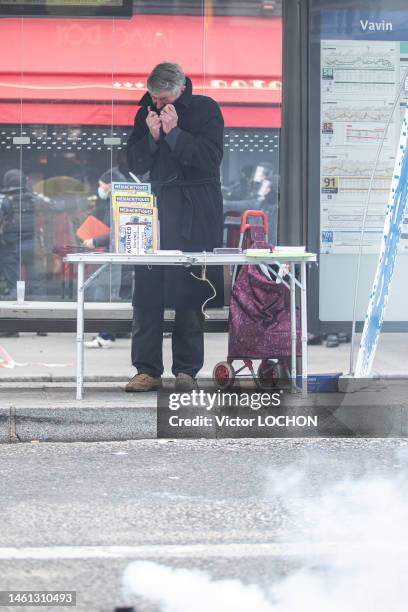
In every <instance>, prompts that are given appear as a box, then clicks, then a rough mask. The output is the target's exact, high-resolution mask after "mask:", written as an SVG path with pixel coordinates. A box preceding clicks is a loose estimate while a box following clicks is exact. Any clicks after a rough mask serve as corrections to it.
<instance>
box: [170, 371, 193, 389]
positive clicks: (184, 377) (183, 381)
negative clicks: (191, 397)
mask: <svg viewBox="0 0 408 612" xmlns="http://www.w3.org/2000/svg"><path fill="white" fill-rule="evenodd" d="M175 388H176V389H177V391H193V390H194V389H198V384H197V381H196V379H195V378H193V377H192V376H190V374H184V372H179V373H178V374H177V377H176V384H175Z"/></svg>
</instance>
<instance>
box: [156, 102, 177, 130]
mask: <svg viewBox="0 0 408 612" xmlns="http://www.w3.org/2000/svg"><path fill="white" fill-rule="evenodd" d="M160 121H161V124H162V126H163V132H164V133H165V134H168V133H169V132H171V130H172V129H174V128H175V127H176V126H177V122H178V115H177V112H176V109H175V108H174V106H173V104H166V106H165V107H164V108H163V110H162V111H161V113H160Z"/></svg>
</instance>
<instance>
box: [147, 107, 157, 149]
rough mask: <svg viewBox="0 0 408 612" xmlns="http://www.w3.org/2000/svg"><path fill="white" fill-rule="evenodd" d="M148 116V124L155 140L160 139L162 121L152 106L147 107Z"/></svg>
mask: <svg viewBox="0 0 408 612" xmlns="http://www.w3.org/2000/svg"><path fill="white" fill-rule="evenodd" d="M147 111H148V113H147V117H146V125H147V127H148V128H149V131H150V133H151V135H152V137H153V138H154V140H156V141H157V140H159V138H160V128H161V121H160V118H159V115H158V114H157V113H155V112H154V111H152V110H151V108H150V106H148V107H147Z"/></svg>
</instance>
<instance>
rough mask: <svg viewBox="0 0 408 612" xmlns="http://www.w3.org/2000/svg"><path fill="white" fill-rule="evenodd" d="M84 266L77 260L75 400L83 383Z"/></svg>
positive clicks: (80, 394)
mask: <svg viewBox="0 0 408 612" xmlns="http://www.w3.org/2000/svg"><path fill="white" fill-rule="evenodd" d="M84 268H85V264H84V262H83V261H80V262H78V286H77V389H76V398H77V400H81V399H82V391H83V385H84V287H83V285H84Z"/></svg>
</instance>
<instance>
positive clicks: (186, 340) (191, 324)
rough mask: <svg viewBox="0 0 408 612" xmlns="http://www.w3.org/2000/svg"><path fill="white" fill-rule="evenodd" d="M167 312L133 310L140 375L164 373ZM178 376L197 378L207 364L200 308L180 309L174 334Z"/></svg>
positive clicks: (134, 358) (136, 363)
mask: <svg viewBox="0 0 408 612" xmlns="http://www.w3.org/2000/svg"><path fill="white" fill-rule="evenodd" d="M163 320H164V309H162V308H152V309H145V308H139V307H134V308H133V324H132V363H133V365H134V366H135V368H136V369H137V371H138V373H139V374H150V375H151V376H154V377H159V376H161V375H162V374H163ZM172 352H173V365H172V368H171V371H172V372H173V374H174V376H177V374H179V373H180V372H183V373H184V374H190V376H193V377H195V376H196V374H197V372H199V370H201V368H202V367H203V363H204V316H203V314H202V312H201V308H199V309H184V308H183V309H179V308H177V309H176V315H175V320H174V328H173V334H172Z"/></svg>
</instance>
